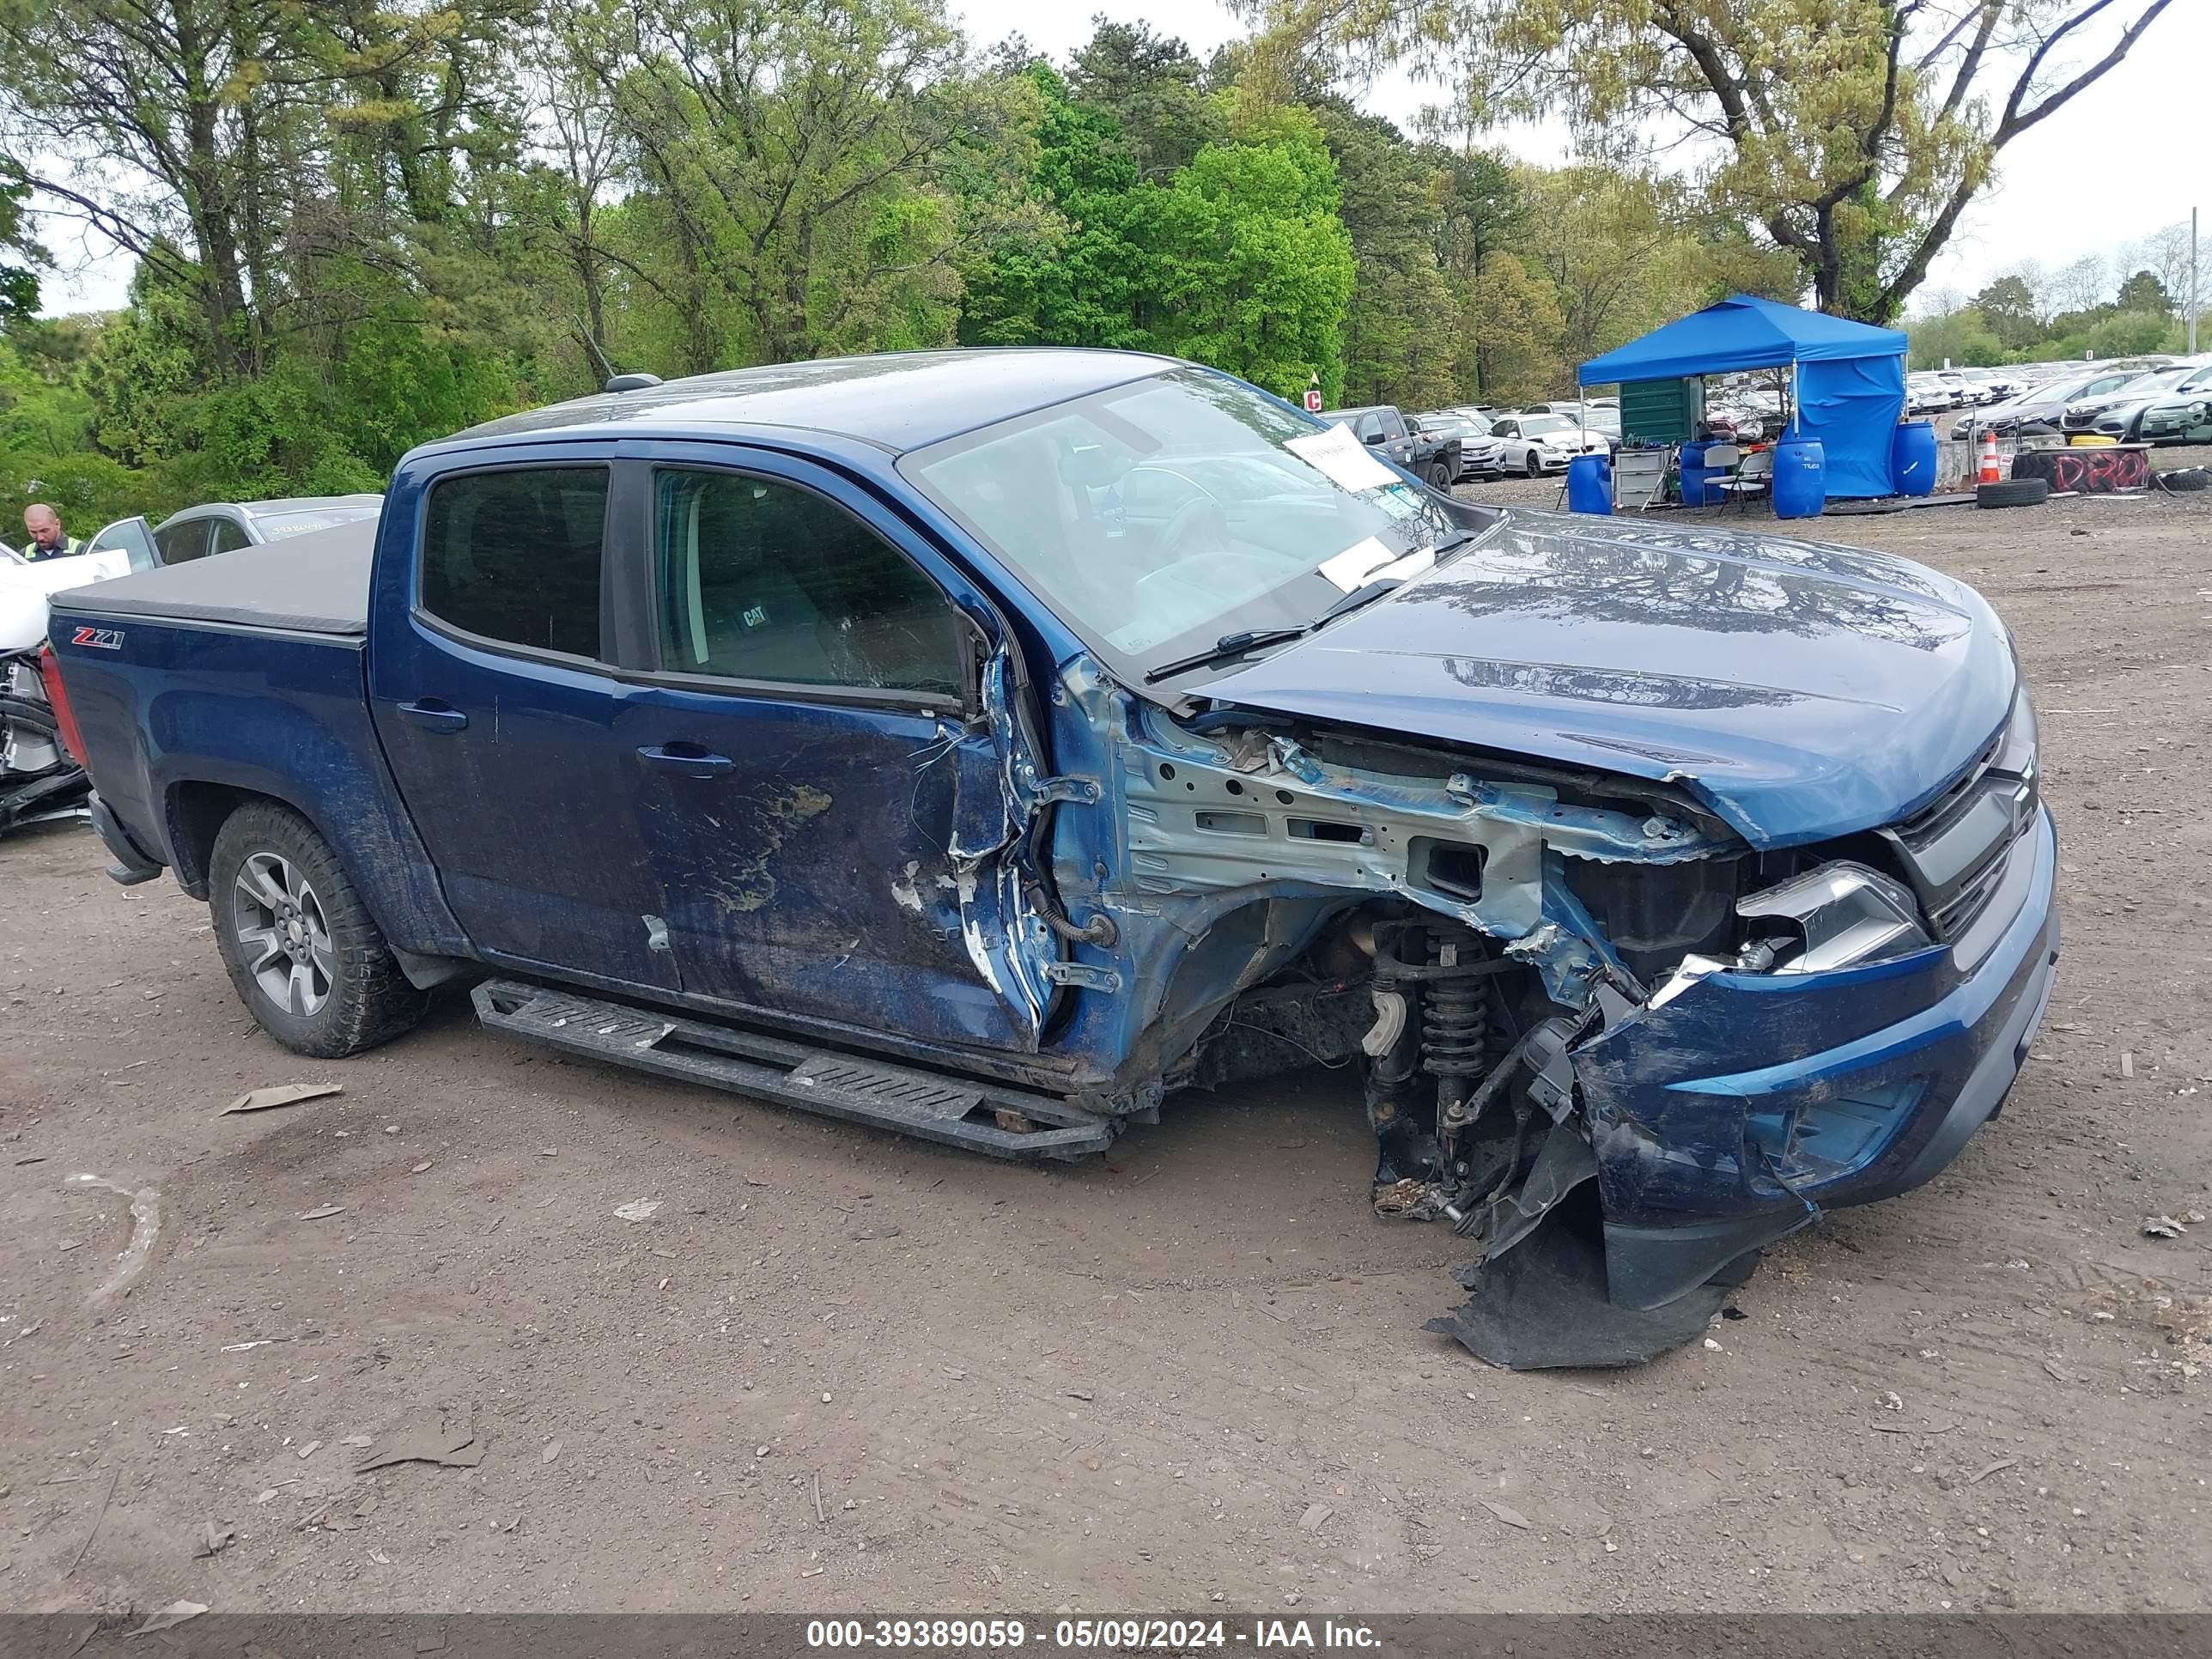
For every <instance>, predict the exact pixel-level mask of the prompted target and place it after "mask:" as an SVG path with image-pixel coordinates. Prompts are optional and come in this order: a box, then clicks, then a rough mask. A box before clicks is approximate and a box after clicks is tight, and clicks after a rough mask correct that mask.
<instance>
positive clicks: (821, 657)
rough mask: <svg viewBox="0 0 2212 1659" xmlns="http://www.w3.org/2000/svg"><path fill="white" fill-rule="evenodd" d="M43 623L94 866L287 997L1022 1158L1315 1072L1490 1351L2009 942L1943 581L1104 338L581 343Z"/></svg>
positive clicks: (1943, 1044)
mask: <svg viewBox="0 0 2212 1659" xmlns="http://www.w3.org/2000/svg"><path fill="white" fill-rule="evenodd" d="M52 642H53V643H52V648H53V650H54V652H55V653H56V654H57V656H58V664H59V670H60V680H61V682H62V684H63V686H64V700H65V702H66V704H67V706H68V707H67V714H66V718H65V720H64V728H65V730H66V732H68V734H69V735H70V738H71V739H72V741H73V742H74V743H75V744H76V745H77V747H78V748H79V749H80V750H81V751H82V752H83V753H84V754H85V756H86V757H87V759H88V765H89V769H90V772H91V775H92V778H93V781H94V786H95V788H96V791H97V810H96V813H95V821H96V823H97V824H98V827H99V829H100V833H101V835H102V836H103V837H104V839H105V841H106V844H107V846H108V848H110V850H111V851H112V854H113V857H114V860H115V873H116V874H117V876H118V878H119V879H122V880H125V881H132V880H141V879H145V878H149V877H152V876H154V875H155V874H156V873H157V872H159V871H161V869H163V868H167V869H169V870H172V871H173V872H175V875H176V878H177V879H178V880H179V883H180V884H182V885H183V887H184V889H185V890H186V891H187V892H188V893H190V894H191V895H193V896H195V897H198V898H204V899H205V900H206V901H207V902H208V903H209V905H210V909H211V912H212V915H213V918H214V929H215V936H216V942H217V944H218V945H219V947H220V949H221V951H222V956H223V960H224V962H225V964H226V966H227V967H228V970H229V973H230V976H231V979H232V981H233V982H234V985H235V986H236V987H237V989H238V993H239V995H240V997H241V999H243V1000H244V1001H245V1002H246V1006H248V1007H249V1008H250V1009H251V1010H252V1012H253V1015H254V1017H255V1018H256V1019H258V1021H259V1022H260V1024H262V1025H263V1027H264V1028H265V1029H266V1030H268V1031H269V1033H270V1035H271V1036H274V1037H275V1038H276V1040H277V1041H278V1042H282V1043H283V1044H285V1045H286V1046H288V1047H289V1048H294V1049H295V1050H297V1051H299V1052H301V1053H304V1054H315V1055H324V1056H336V1055H343V1054H353V1053H355V1052H356V1051H358V1050H360V1049H362V1048H367V1047H368V1046H369V1045H371V1044H373V1043H376V1042H382V1041H384V1040H386V1039H387V1038H389V1037H392V1036H395V1035H397V1034H398V1033H400V1032H402V1031H404V1030H406V1029H407V1028H408V1026H409V1025H410V1024H412V1023H413V1022H414V1021H415V1020H416V1018H418V1016H419V1015H420V1014H421V1012H422V1009H423V1006H424V1004H425V1000H426V998H427V996H428V994H430V992H431V990H432V988H433V987H436V986H438V985H439V984H441V982H443V981H448V980H454V979H465V980H466V981H470V982H471V984H472V987H473V988H472V993H471V994H472V995H473V997H474V999H475V1004H476V1007H477V1011H478V1012H479V1013H480V1015H481V1017H482V1018H483V1022H484V1023H485V1024H487V1025H488V1026H489V1027H492V1028H494V1029H496V1030H501V1031H505V1032H509V1033H512V1034H513V1035H515V1036H520V1037H524V1038H527V1039H530V1040H533V1041H537V1042H545V1043H551V1044H555V1045H558V1046H560V1047H562V1048H567V1049H569V1050H573V1051H576V1052H580V1053H582V1054H590V1055H593V1056H596V1057H598V1058H600V1059H602V1060H608V1061H611V1062H614V1063H617V1064H619V1065H623V1066H633V1067H641V1068H643V1069H646V1070H649V1071H653V1072H656V1073H662V1074H664V1075H668V1076H674V1077H679V1078H688V1079H696V1080H698V1081H700V1082H702V1083H707V1084H711V1085H718V1086H721V1087H726V1088H730V1089H734V1090H739V1091H744V1092H745V1093H747V1094H750V1095H755V1096H760V1097H768V1098H771V1099H775V1100H777V1101H781V1102H784V1103H789V1104H791V1105H793V1106H796V1107H800V1108H804V1109H811V1110H814V1111H817V1112H823V1113H828V1114H831V1115H838V1116H842V1117H844V1118H848V1119H850V1120H854V1121H860V1122H866V1123H871V1124H878V1125H884V1126H888V1127H895V1128H898V1129H901V1130H904V1131H906V1132H908V1133H916V1134H921V1135H924V1136H927V1137H930V1138H932V1139H936V1140H938V1141H940V1142H945V1143H950V1144H952V1145H956V1146H965V1147H969V1148H974V1149H975V1150H978V1151H981V1152H990V1153H994V1154H998V1155H1000V1156H1004V1157H1010V1158H1079V1157H1082V1156H1084V1155H1085V1154H1087V1153H1090V1152H1097V1151H1101V1150H1103V1149H1104V1148H1105V1147H1107V1146H1109V1144H1110V1143H1111V1142H1112V1140H1113V1139H1114V1138H1115V1135H1116V1133H1118V1132H1119V1131H1121V1129H1122V1128H1123V1127H1124V1126H1126V1125H1127V1124H1128V1123H1130V1122H1131V1121H1151V1120H1152V1118H1153V1117H1154V1116H1155V1115H1156V1114H1157V1113H1158V1111H1159V1110H1160V1109H1161V1106H1162V1103H1163V1102H1164V1100H1165V1099H1166V1098H1167V1097H1170V1096H1171V1095H1173V1094H1175V1093H1176V1091H1180V1090H1183V1089H1188V1088H1191V1087H1207V1086H1213V1085H1221V1084H1224V1083H1227V1082H1230V1081H1233V1080H1237V1079H1249V1078H1254V1077H1261V1076H1266V1075H1268V1074H1271V1073H1281V1072H1285V1071H1287V1070H1290V1069H1291V1068H1294V1067H1297V1066H1307V1065H1310V1064H1312V1063H1314V1062H1315V1061H1321V1062H1323V1063H1327V1064H1331V1065H1339V1064H1342V1065H1346V1066H1353V1065H1356V1070H1352V1071H1348V1072H1347V1075H1348V1076H1356V1077H1357V1078H1358V1091H1357V1098H1358V1099H1359V1100H1361V1101H1362V1102H1363V1103H1364V1109H1365V1113H1366V1115H1367V1118H1368V1121H1369V1122H1370V1125H1371V1126H1372V1127H1373V1129H1374V1133H1375V1135H1376V1141H1377V1143H1378V1146H1379V1162H1378V1167H1377V1170H1376V1179H1375V1188H1374V1195H1375V1205H1376V1210H1377V1211H1378V1212H1380V1213H1382V1214H1384V1215H1388V1216H1393V1217H1404V1218H1416V1219H1419V1218H1426V1219H1432V1220H1436V1221H1437V1222H1440V1223H1442V1224H1443V1225H1450V1226H1452V1227H1454V1228H1455V1229H1456V1230H1457V1231H1459V1232H1460V1233H1461V1234H1462V1235H1464V1236H1466V1237H1468V1238H1469V1239H1470V1240H1471V1241H1472V1243H1473V1244H1474V1249H1475V1250H1476V1251H1477V1253H1478V1255H1479V1261H1480V1268H1479V1272H1472V1273H1470V1275H1468V1277H1469V1278H1470V1279H1471V1280H1472V1282H1474V1283H1475V1284H1477V1285H1480V1287H1482V1288H1481V1289H1480V1291H1479V1293H1478V1295H1477V1297H1475V1299H1474V1301H1473V1302H1471V1303H1470V1304H1468V1310H1463V1313H1462V1316H1455V1321H1456V1322H1447V1327H1446V1328H1451V1329H1452V1330H1453V1331H1454V1334H1457V1335H1459V1336H1461V1338H1462V1340H1466V1341H1467V1342H1468V1345H1469V1346H1473V1347H1475V1348H1476V1349H1477V1351H1478V1352H1489V1353H1491V1354H1492V1356H1493V1357H1501V1358H1505V1359H1507V1360H1508V1361H1509V1363H1516V1364H1518V1363H1525V1364H1545V1363H1596V1362H1602V1361H1605V1360H1607V1359H1608V1358H1641V1357H1644V1354H1645V1352H1649V1351H1653V1350H1655V1349H1656V1347H1657V1346H1664V1342H1663V1341H1661V1340H1657V1339H1656V1338H1653V1337H1652V1336H1651V1334H1650V1331H1651V1329H1654V1328H1656V1326H1654V1325H1653V1324H1652V1322H1654V1321H1656V1322H1658V1324H1660V1325H1666V1324H1667V1322H1668V1321H1669V1320H1672V1321H1673V1324H1671V1325H1668V1326H1667V1328H1668V1330H1669V1331H1670V1332H1672V1334H1671V1335H1670V1336H1668V1338H1667V1340H1680V1336H1681V1334H1683V1333H1684V1332H1686V1331H1687V1330H1692V1329H1694V1328H1697V1327H1698V1326H1699V1325H1701V1324H1702V1322H1703V1321H1704V1319H1705V1317H1707V1316H1709V1315H1710V1314H1711V1312H1712V1311H1713V1310H1714V1308H1716V1307H1717V1305H1718V1304H1719V1299H1720V1298H1722V1297H1725V1296H1727V1295H1729V1294H1730V1293H1731V1291H1730V1290H1729V1287H1730V1286H1731V1285H1734V1284H1735V1283H1737V1282H1740V1280H1741V1276H1742V1273H1744V1272H1745V1271H1747V1266H1748V1264H1749V1263H1750V1262H1752V1261H1753V1260H1755V1252H1756V1251H1757V1250H1758V1249H1759V1248H1760V1247H1762V1246H1764V1245H1765V1244H1768V1243H1771V1242H1772V1241H1774V1240H1775V1239H1777V1238H1779V1237H1782V1236H1783V1235H1784V1234H1787V1233H1789V1232H1790V1231H1793V1230H1795V1229H1796V1228H1797V1227H1800V1226H1802V1225H1804V1224H1805V1223H1807V1222H1808V1221H1809V1220H1810V1219H1812V1218H1814V1217H1815V1216H1816V1215H1817V1214H1818V1213H1819V1212H1820V1210H1821V1209H1823V1208H1825V1207H1829V1206H1837V1205H1844V1204H1857V1203H1863V1202H1865V1201H1868V1200H1872V1199H1876V1198H1880V1197H1883V1196H1886V1195H1888V1194H1895V1193H1898V1192H1900V1191H1903V1190H1904V1189H1905V1188H1910V1187H1911V1186H1913V1185H1915V1184H1917V1183H1918V1182H1923V1181H1925V1180H1927V1179H1928V1178H1929V1176H1931V1175H1933V1174H1934V1173H1935V1172H1936V1170H1939V1169H1941V1168H1942V1167H1943V1165H1944V1164H1946V1163H1947V1162H1948V1160H1949V1159H1950V1158H1952V1157H1953V1156H1954V1154H1955V1153H1956V1152H1958V1151H1959V1149H1960V1146H1962V1145H1963V1144H1964V1142H1965V1141H1966V1138H1967V1137H1968V1136H1969V1135H1971V1134H1972V1133H1973V1131H1974V1130H1975V1129H1976V1128H1977V1127H1979V1126H1980V1125H1981V1124H1982V1123H1983V1122H1984V1121H1985V1120H1987V1119H1988V1118H1989V1117H1990V1115H1993V1114H1994V1113H1995V1112H1996V1110H1997V1109H1998V1107H1999V1106H2000V1104H2001V1103H2002V1101H2003V1099H2004V1097H2005V1094H2006V1091H2007V1090H2008V1088H2009V1086H2010V1085H2011V1083H2012V1081H2013V1079H2014V1076H2015V1073H2017V1072H2018V1070H2019V1068H2020V1066H2021V1060H2022V1057H2023V1056H2024V1055H2025V1054H2026V1053H2027V1046H2028V1043H2029V1041H2030V1039H2031V1037H2032V1036H2033V1031H2034V1029H2035V1025H2036V1021H2037V1019H2038V1018H2039V1015H2040V1013H2041V1012H2042V1009H2043V1006H2044V1004H2045V999H2046V998H2047V997H2048V995H2049V993H2050V988H2051V981H2052V976H2053V972H2054V964H2055V963H2056V961H2057V941H2058V933H2057V916H2056V910H2055V908H2054V903H2053V897H2052V884H2053V874H2054V871H2055V869H2056V867H2057V866H2056V842H2055V839H2054V832H2053V829H2052V826H2051V818H2050V817H2049V815H2048V814H2047V812H2046V811H2045V808H2044V806H2043V805H2042V804H2041V802H2040V800H2039V796H2038V792H2037V774H2036V729H2035V716H2034V713H2033V709H2032V708H2031V707H2030V704H2029V701H2028V698H2027V693H2026V691H2025V690H2024V689H2023V688H2022V686H2021V681H2020V676H2019V672H2018V670H2017V668H2016V665H2015V661H2014V655H2013V650H2012V646H2011V642H2010V640H2009V638H2008V635H2007V634H2006V632H2005V630H2004V628H2003V627H2002V624H2001V623H1999V621H1998V620H1997V618H1996V616H1995V615H1994V614H1993V613H1992V612H1991V611H1990V608H1989V606H1988V605H1986V604H1985V603H1984V601H1983V600H1982V599H1980V597H1979V596H1978V595H1977V594H1975V593H1974V592H1972V590H1971V589H1969V588H1967V587H1966V586H1962V585H1961V584H1960V583H1958V582H1955V581H1953V580H1949V579H1948V578H1946V577H1943V576H1942V575H1939V574H1936V573H1934V572H1932V571H1929V570H1927V569H1923V568H1919V567H1917V566H1915V565H1912V564H1910V563H1907V562H1903V561H1901V560H1897V559H1893V558H1888V557H1885V556H1880V555H1877V554H1873V553H1867V552H1862V551H1857V550H1850V549H1846V548H1841V547H1833V546H1823V545H1818V544H1807V543H1802V542H1796V541H1790V540H1784V539H1779V538H1772V537H1770V536H1767V535H1765V534H1763V533H1757V532H1742V533H1734V534H1731V533H1729V532H1723V531H1719V530H1716V529H1714V528H1713V527H1711V526H1708V525H1703V524H1692V523H1682V524H1679V525H1675V526H1662V525H1660V524H1658V523H1656V522H1653V521H1648V520H1638V521H1637V522H1635V523H1634V524H1629V523H1626V522H1615V521H1610V520H1586V519H1570V518H1565V517H1561V516H1559V515H1555V514H1552V513H1538V512H1528V511H1518V510H1515V511H1504V510H1497V509H1492V508H1486V507H1479V506H1475V505H1472V504H1470V503H1468V502H1464V501H1456V500H1454V499H1453V498H1451V497H1450V496H1449V495H1443V494H1440V493H1438V492H1437V491H1435V490H1433V489H1429V488H1428V487H1426V486H1425V485H1424V484H1423V483H1420V482H1419V481H1418V480H1416V479H1414V478H1413V477H1410V476H1408V475H1407V474H1406V473H1404V472H1402V471H1400V470H1398V469H1397V468H1395V467H1394V466H1391V465H1389V464H1388V463H1387V462H1386V461H1384V460H1383V459H1378V458H1377V457H1376V456H1375V455H1374V454H1373V453H1371V452H1370V450H1368V449H1367V448H1366V447H1364V446H1362V445H1361V444H1360V443H1359V442H1358V440H1357V439H1356V438H1355V437H1353V436H1352V435H1351V434H1349V433H1346V432H1344V431H1342V430H1340V429H1339V428H1333V427H1330V426H1328V425H1326V424H1323V423H1322V422H1316V420H1314V419H1313V418H1312V417H1310V416H1307V415H1305V414H1304V413H1302V412H1301V411H1299V410H1297V409H1294V408H1293V407H1291V405H1289V404H1286V403H1284V402H1283V401H1281V400H1280V399H1279V398H1274V397H1272V396H1270V395H1268V394H1267V393H1265V392H1260V391H1258V390H1256V389H1255V388H1254V387H1252V386H1247V385H1245V384H1243V382H1241V381H1238V380H1234V379H1232V378H1230V377H1229V376H1226V375H1224V374H1218V373H1216V372H1213V371H1212V370H1208V369H1205V368H1198V367H1194V366H1193V365H1190V364H1188V363H1182V362H1172V361H1169V360H1164V359H1161V358H1157V357H1152V356H1141V355H1136V354H1128V353H1118V352H1103V351H1074V350H1057V349H1036V350H1024V351H993V352H951V351H948V352H924V353H918V354H909V355H901V356H883V357H874V358H860V359H853V360H848V361H842V362H814V363H805V364H795V365H789V366H783V367H776V368H758V369H750V370H745V371H742V372H737V373H730V374H713V375H707V376H703V377H701V378H697V379H693V380H684V381H680V382H675V383H671V384H667V385H659V384H652V385H630V386H625V387H624V388H623V389H621V390H616V391H610V392H607V393H605V394H602V395H598V396H593V397H590V398H583V399H580V400H579V401H576V402H573V403H568V404H561V405H558V406H556V407H553V408H550V409H545V410H539V411H537V412H534V413H531V414H527V415H522V416H514V417H512V418H508V419H506V420H501V421H497V422H493V423H491V424H489V425H487V426H483V427H479V428H476V429H474V430H472V431H469V432H465V433H463V434H461V435H459V436H458V437H455V438H453V439H451V440H448V441H443V442H440V443H435V444H431V445H428V446H426V447H422V448H420V449H418V450H416V451H415V452H414V453H411V454H410V455H409V456H408V457H406V459H404V461H403V462H402V463H401V465H400V466H399V467H398V471H397V473H396V474H395V476H394V477H393V479H392V485H391V489H390V491H389V493H388V495H386V501H385V505H384V510H383V513H382V515H381V517H380V520H377V521H376V522H375V523H374V525H373V526H360V527H355V528H345V529H340V530H336V531H331V532H322V533H321V534H319V535H318V536H315V537H309V538H301V539H299V540H295V541H294V542H291V543H289V544H284V545H283V546H282V547H278V548H271V549H248V550H243V551H240V552H235V553H231V554H227V555H224V556H222V557H220V558H214V559H209V560H205V561H202V562H197V563H194V564H191V565H187V566H184V567H180V568H174V569H165V570H159V571H153V572H149V573H146V574H141V575H135V576H129V577H125V578H122V579H120V580H113V581H109V582H106V583H102V584H100V586H96V587H91V588H85V589H81V590H76V591H73V592H64V593H62V594H60V595H58V596H57V597H56V599H54V601H53V612H52ZM1554 1222H1556V1223H1557V1225H1556V1226H1554V1225H1551V1224H1553V1223H1554ZM1555 1234H1556V1235H1557V1237H1559V1239H1560V1240H1562V1241H1564V1242H1563V1243H1560V1244H1559V1246H1558V1247H1557V1248H1555V1249H1551V1252H1550V1254H1549V1255H1547V1254H1546V1253H1545V1252H1546V1248H1547V1247H1544V1246H1542V1245H1541V1243H1540V1242H1541V1241H1542V1240H1544V1239H1546V1238H1547V1237H1553V1235H1555ZM1530 1241H1540V1242H1537V1243H1532V1242H1530ZM1516 1263H1526V1264H1528V1265H1527V1266H1526V1267H1525V1268H1522V1269H1519V1270H1518V1271H1519V1277H1518V1278H1517V1279H1515V1278H1513V1277H1512V1276H1511V1273H1510V1271H1509V1270H1514V1269H1515V1268H1516ZM1516 1297H1517V1298H1518V1300H1517V1301H1516ZM1561 1297H1580V1298H1581V1300H1580V1301H1579V1302H1577V1303H1574V1304H1572V1305H1573V1306H1575V1307H1576V1308H1577V1309H1578V1310H1579V1311H1578V1313H1577V1314H1576V1315H1575V1316H1563V1315H1562V1313H1561V1311H1560V1310H1561V1309H1562V1308H1563V1307H1565V1306H1567V1305H1569V1304H1566V1303H1563V1302H1562V1301H1561V1300H1560V1298H1561ZM1516 1308H1517V1309H1518V1310H1520V1312H1521V1313H1522V1314H1523V1315H1527V1316H1529V1317H1524V1318H1522V1320H1521V1322H1520V1324H1519V1325H1518V1326H1517V1327H1515V1325H1514V1319H1515V1315H1516ZM1638 1322H1643V1323H1642V1324H1639V1323H1638ZM1532 1330H1533V1332H1534V1334H1533V1335H1532V1334H1531V1333H1532ZM1577 1332H1580V1333H1585V1334H1587V1335H1586V1336H1585V1335H1577Z"/></svg>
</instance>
